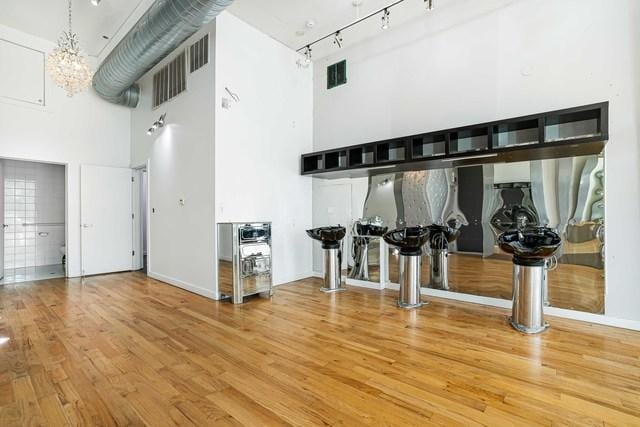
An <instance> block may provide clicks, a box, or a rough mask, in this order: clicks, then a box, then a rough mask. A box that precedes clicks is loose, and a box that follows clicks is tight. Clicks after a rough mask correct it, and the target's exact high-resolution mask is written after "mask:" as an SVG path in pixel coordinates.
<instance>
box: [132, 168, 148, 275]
mask: <svg viewBox="0 0 640 427" xmlns="http://www.w3.org/2000/svg"><path fill="white" fill-rule="evenodd" d="M131 169H132V170H133V174H134V177H136V178H138V177H139V176H141V175H142V172H146V174H147V198H146V200H142V193H141V191H139V190H140V185H141V182H139V181H134V182H133V183H132V185H133V186H134V190H133V191H132V192H131V194H132V196H133V197H134V200H133V201H132V206H134V207H135V208H136V211H137V212H135V213H136V215H135V216H134V219H133V221H134V226H133V233H134V235H133V238H134V243H135V244H134V250H135V251H137V250H139V251H140V256H142V257H144V252H143V248H144V245H143V244H142V236H144V235H145V234H144V233H142V225H141V224H140V222H141V221H142V215H140V207H141V206H143V205H142V204H143V203H144V205H145V206H146V211H147V222H146V224H145V231H146V237H147V238H146V242H145V243H146V246H147V271H146V274H147V275H149V271H151V179H150V177H151V160H147V162H146V163H143V164H141V165H138V166H134V167H132V168H131ZM136 189H137V190H136ZM136 224H137V228H138V229H139V230H140V235H141V236H140V239H139V241H138V242H136V240H135V234H136V231H135V229H136ZM142 265H143V266H144V259H142ZM136 271H137V270H136Z"/></svg>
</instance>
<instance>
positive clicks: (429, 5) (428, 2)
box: [424, 0, 433, 10]
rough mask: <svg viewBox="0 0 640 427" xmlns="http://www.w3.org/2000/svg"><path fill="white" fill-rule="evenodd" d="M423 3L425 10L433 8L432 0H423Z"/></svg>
mask: <svg viewBox="0 0 640 427" xmlns="http://www.w3.org/2000/svg"><path fill="white" fill-rule="evenodd" d="M424 4H425V7H426V8H427V10H433V0H424Z"/></svg>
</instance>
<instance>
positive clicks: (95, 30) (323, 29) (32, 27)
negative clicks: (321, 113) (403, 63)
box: [0, 0, 452, 60]
mask: <svg viewBox="0 0 640 427" xmlns="http://www.w3.org/2000/svg"><path fill="white" fill-rule="evenodd" d="M153 1H154V0H102V2H101V3H100V5H99V6H97V7H96V6H93V5H92V4H91V2H90V0H74V1H73V27H74V31H75V32H77V33H78V35H79V37H80V45H81V47H82V48H83V50H84V51H85V52H86V53H87V54H89V55H91V56H95V57H98V58H99V60H102V59H104V57H105V56H106V54H108V53H109V51H110V50H111V49H112V48H113V47H114V46H115V45H116V44H117V43H118V41H119V40H120V39H121V38H122V37H123V36H124V35H125V34H126V33H127V31H128V30H129V28H130V27H131V26H132V25H133V24H134V23H135V22H136V21H137V20H138V18H139V17H140V16H141V15H142V14H143V13H144V11H146V9H147V8H148V7H149V6H150V5H151V4H152V3H153ZM356 1H359V2H360V3H361V5H360V6H359V7H354V6H353V2H354V0H235V1H234V3H233V4H232V5H231V7H230V8H229V11H230V12H231V13H233V14H234V15H236V16H237V17H239V18H240V19H242V20H244V21H245V22H247V23H248V24H250V25H252V26H254V27H256V28H257V29H259V30H260V31H262V32H264V33H266V34H268V35H269V36H271V37H273V38H274V39H276V40H278V41H280V42H282V43H283V44H285V45H287V46H289V47H290V48H292V49H296V50H297V49H299V48H301V47H303V46H305V45H306V44H308V43H309V42H311V41H314V40H316V39H318V38H320V37H322V36H324V35H327V34H330V33H333V32H335V31H336V30H337V29H339V28H340V27H342V26H345V25H347V24H349V23H351V22H353V21H355V20H357V19H358V18H359V17H362V16H365V15H367V14H369V13H372V12H374V11H377V10H380V9H382V8H384V7H386V6H388V5H390V4H391V3H393V2H394V0H356ZM434 1H435V6H436V7H437V8H440V7H442V6H446V3H448V2H450V1H452V0H434ZM2 3H3V5H2V12H1V13H0V24H3V25H6V26H9V27H12V28H15V29H17V30H20V31H23V32H25V33H28V34H32V35H34V36H37V37H40V38H43V39H46V40H50V41H56V40H57V39H58V37H59V36H60V34H61V33H62V32H63V31H65V30H66V29H67V0H3V1H2ZM428 15H429V13H428V12H427V11H426V10H425V7H424V0H405V1H404V2H402V3H401V4H399V5H397V6H395V7H393V8H392V9H391V26H392V27H394V26H398V25H401V24H402V23H404V22H406V21H408V20H412V19H418V18H420V17H423V18H424V17H426V16H428ZM307 21H313V22H314V24H315V25H314V26H313V28H307V27H306V25H305V24H306V23H307ZM380 27H381V15H378V16H376V17H374V18H371V19H370V20H368V21H367V22H366V23H363V24H360V25H357V26H355V27H352V28H350V29H348V30H345V31H344V32H343V38H344V43H343V45H344V46H349V45H352V44H354V43H357V42H359V41H362V40H364V39H366V38H370V37H373V36H376V35H379V34H381V33H382V30H381V28H380ZM103 36H107V37H110V38H112V39H110V40H107V39H104V38H103ZM336 49H337V47H336V46H335V45H334V44H333V38H329V39H328V40H325V41H324V42H322V43H319V44H317V45H315V46H314V47H313V57H314V59H317V58H320V57H322V56H326V55H328V54H330V53H333V52H335V50H336Z"/></svg>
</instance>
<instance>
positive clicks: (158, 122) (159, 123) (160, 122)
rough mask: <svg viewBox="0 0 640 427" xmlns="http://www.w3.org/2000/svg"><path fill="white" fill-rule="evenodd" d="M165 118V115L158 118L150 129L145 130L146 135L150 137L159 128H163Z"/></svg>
mask: <svg viewBox="0 0 640 427" xmlns="http://www.w3.org/2000/svg"><path fill="white" fill-rule="evenodd" d="M166 117H167V113H164V114H162V115H161V116H160V118H159V119H158V120H156V121H155V122H153V124H152V125H151V127H150V128H149V129H147V135H152V134H153V133H154V132H155V131H156V130H158V129H159V128H163V127H164V125H165V119H166Z"/></svg>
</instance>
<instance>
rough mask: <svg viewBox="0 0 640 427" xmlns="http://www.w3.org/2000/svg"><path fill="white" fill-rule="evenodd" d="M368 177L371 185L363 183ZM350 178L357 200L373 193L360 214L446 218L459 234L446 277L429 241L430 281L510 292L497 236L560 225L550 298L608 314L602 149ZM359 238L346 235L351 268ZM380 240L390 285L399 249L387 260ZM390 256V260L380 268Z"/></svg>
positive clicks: (394, 220) (382, 218)
mask: <svg viewBox="0 0 640 427" xmlns="http://www.w3.org/2000/svg"><path fill="white" fill-rule="evenodd" d="M362 180H365V181H366V182H367V184H366V185H362V184H363V183H362V182H360V181H362ZM351 181H354V185H353V186H352V192H358V191H359V192H363V193H365V194H361V195H360V194H354V195H353V197H352V200H364V206H362V210H361V211H360V209H357V210H355V209H354V210H352V215H355V216H361V217H362V218H367V219H371V218H376V219H377V220H379V224H380V225H384V226H386V227H388V228H389V229H390V230H391V229H394V228H399V227H404V226H411V225H430V224H447V225H449V226H451V227H453V228H455V229H457V230H458V231H459V235H458V237H457V239H456V240H455V241H453V242H451V243H449V244H448V254H447V257H448V271H447V273H448V277H447V280H445V281H444V284H443V281H442V280H439V279H438V278H437V277H436V278H435V279H434V277H433V270H432V268H431V259H432V257H431V255H432V253H433V251H432V249H430V248H429V247H425V254H424V255H423V259H422V285H423V287H431V288H437V289H444V290H448V291H451V292H460V293H465V294H472V295H480V296H486V297H492V298H501V299H511V294H512V280H511V270H512V263H511V257H510V256H509V255H507V254H505V253H504V252H502V251H501V250H500V249H499V248H498V246H497V245H496V238H497V236H498V235H499V234H500V233H502V232H503V231H505V230H508V229H513V228H515V227H516V226H518V225H519V226H526V225H531V226H536V225H545V226H548V227H552V228H555V229H557V230H558V232H559V233H560V234H561V235H562V239H563V245H562V248H561V251H560V252H559V253H558V255H557V257H556V258H554V259H552V260H551V261H550V262H549V263H548V266H547V267H548V268H547V274H548V290H547V296H546V299H547V303H548V304H549V305H550V306H553V307H559V308H565V309H571V310H578V311H584V312H589V313H598V314H603V313H604V251H605V244H604V224H605V220H604V159H603V157H602V156H582V157H570V158H560V159H550V160H535V161H526V162H519V163H498V164H484V165H478V166H465V167H456V168H447V169H433V170H425V171H415V172H404V173H394V174H387V175H375V176H372V177H369V178H355V179H353V180H351ZM356 181H358V183H357V184H356V183H355V182H356ZM365 188H366V189H365ZM356 219H357V218H352V220H356ZM350 227H353V223H351V225H350ZM354 239H358V237H354V235H353V234H352V235H351V236H350V237H349V239H347V241H346V245H347V246H349V248H347V250H346V251H345V257H347V261H346V267H347V269H348V271H347V272H346V273H347V274H351V273H352V270H353V269H354V268H361V266H359V265H358V260H362V257H363V254H362V248H363V247H365V246H363V245H354V241H355V240H354ZM377 242H378V240H377V239H375V238H372V239H371V240H370V242H369V244H367V245H366V255H365V256H366V259H367V262H368V265H369V267H368V272H367V274H368V280H369V281H372V282H384V281H385V280H387V279H386V277H388V281H390V282H392V283H398V281H399V262H398V261H399V258H398V255H397V253H396V251H395V250H393V249H391V248H388V249H387V250H388V258H385V257H384V256H383V257H381V256H380V245H379V244H378V243H377ZM358 251H360V252H358ZM384 259H387V260H388V264H387V265H386V266H383V267H382V268H381V260H384ZM383 263H384V261H383ZM385 270H388V271H385ZM356 273H357V272H356ZM355 275H356V276H357V274H355ZM383 275H386V277H383Z"/></svg>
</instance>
